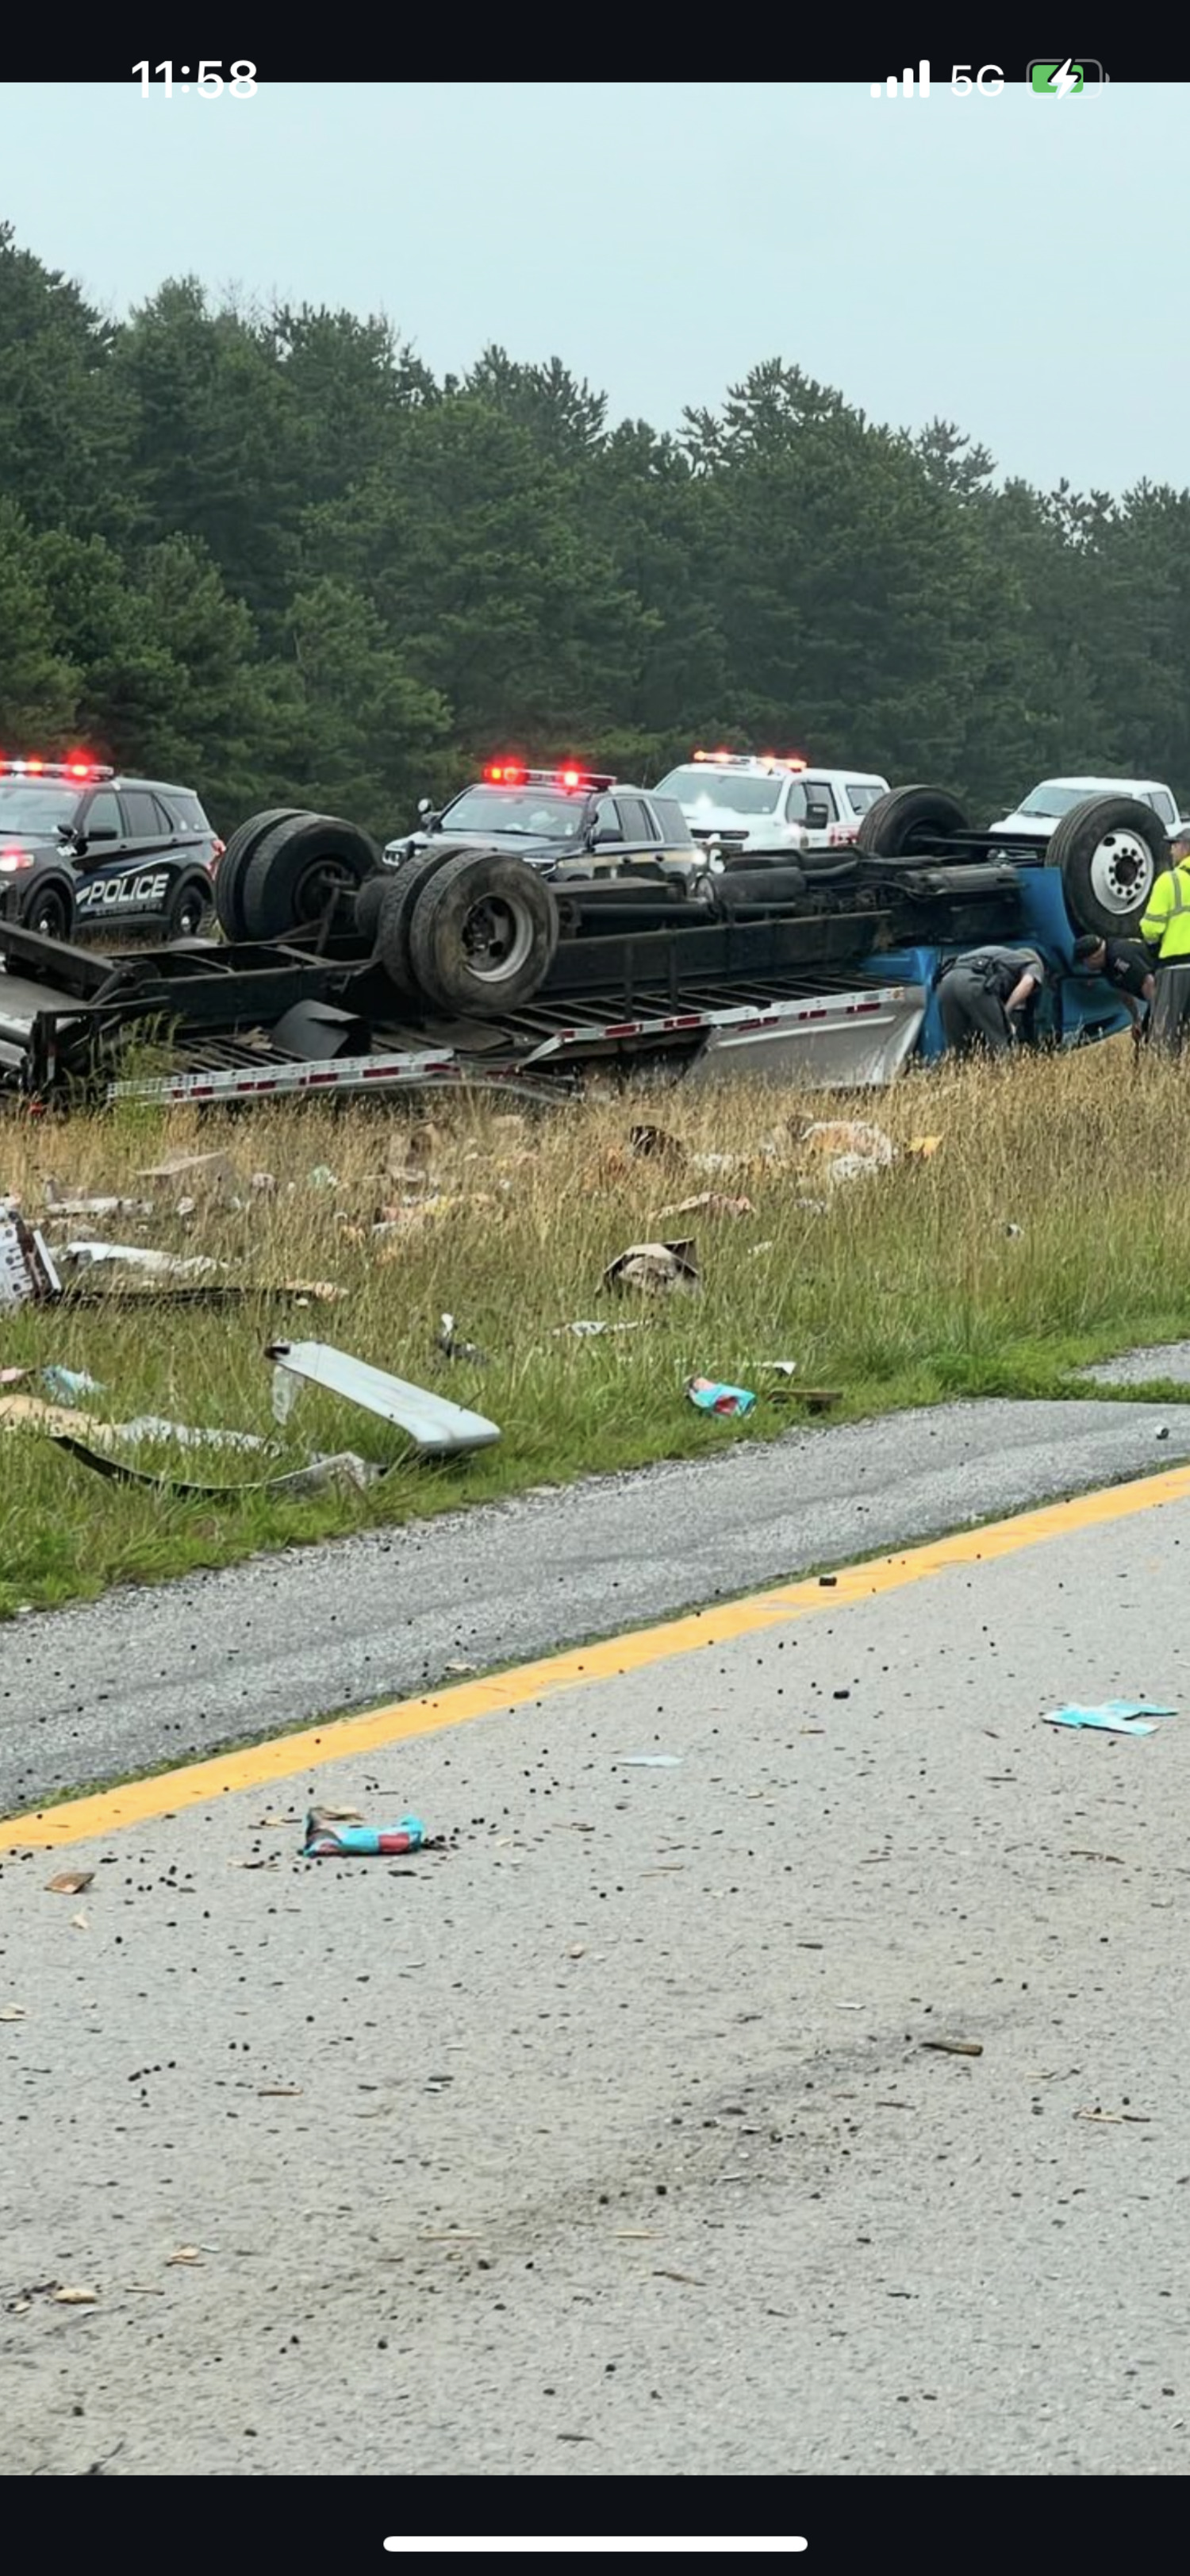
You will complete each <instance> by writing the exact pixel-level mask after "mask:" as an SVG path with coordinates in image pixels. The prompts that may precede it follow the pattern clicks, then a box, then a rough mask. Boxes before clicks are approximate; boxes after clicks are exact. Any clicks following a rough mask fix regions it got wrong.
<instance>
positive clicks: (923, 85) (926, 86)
mask: <svg viewBox="0 0 1190 2576" xmlns="http://www.w3.org/2000/svg"><path fill="white" fill-rule="evenodd" d="M915 88H918V89H920V91H921V94H922V97H923V98H928V97H929V95H930V66H929V64H928V63H919V64H918V66H917V71H916V74H914V73H913V72H911V71H903V72H902V74H901V77H900V79H899V80H898V78H897V75H896V73H895V72H890V73H889V76H888V79H887V80H886V81H873V83H872V96H873V98H896V97H897V95H898V93H900V92H903V94H904V96H905V97H906V98H912V96H913V92H914V89H915Z"/></svg>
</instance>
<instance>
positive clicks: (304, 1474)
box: [0, 1398, 388, 1503]
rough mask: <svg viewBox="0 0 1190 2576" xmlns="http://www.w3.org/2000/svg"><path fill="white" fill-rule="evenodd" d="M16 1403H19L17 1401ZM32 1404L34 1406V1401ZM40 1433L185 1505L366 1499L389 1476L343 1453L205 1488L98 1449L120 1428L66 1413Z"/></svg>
mask: <svg viewBox="0 0 1190 2576" xmlns="http://www.w3.org/2000/svg"><path fill="white" fill-rule="evenodd" d="M13 1401H14V1403H15V1401H16V1399H15V1398H14V1399H13ZM26 1401H27V1402H31V1401H32V1399H31V1398H29V1399H26ZM42 1410H43V1412H44V1413H45V1415H46V1416H47V1417H48V1416H50V1415H52V1414H53V1410H54V1409H53V1407H52V1406H50V1405H46V1406H44V1407H43V1408H42ZM9 1411H10V1407H9V1406H8V1405H5V1404H0V1423H2V1422H3V1421H4V1419H5V1416H6V1415H7V1413H8V1412H9ZM70 1422H74V1423H75V1424H76V1426H77V1427H76V1428H75V1429H73V1430H64V1429H63V1428H62V1427H61V1426H62V1424H63V1423H70ZM40 1427H41V1428H42V1429H44V1430H45V1431H46V1432H47V1433H48V1435H49V1437H50V1438H51V1439H52V1440H53V1442H54V1446H55V1448H58V1449H64V1450H66V1451H68V1453H69V1455H70V1456H71V1457H72V1458H77V1459H78V1460H79V1462H80V1464H81V1465H82V1466H84V1467H93V1468H94V1470H95V1472H96V1474H97V1475H100V1476H110V1477H112V1478H113V1480H114V1481H115V1482H116V1483H117V1484H125V1485H146V1486H152V1487H153V1488H154V1489H155V1490H156V1491H157V1492H158V1493H164V1494H176V1495H177V1496H178V1497H179V1498H180V1499H181V1500H183V1501H199V1502H220V1503H235V1502H242V1501H243V1500H244V1499H245V1498H246V1497H247V1496H248V1495H251V1494H291V1495H292V1496H293V1498H294V1500H295V1501H300V1500H302V1499H303V1498H304V1497H305V1496H306V1495H308V1494H322V1493H327V1492H330V1491H340V1492H349V1493H350V1492H354V1493H364V1492H366V1491H367V1488H368V1487H369V1486H370V1485H374V1484H376V1483H378V1482H379V1479H380V1478H381V1477H382V1476H384V1475H386V1474H387V1473H388V1470H387V1468H385V1467H382V1466H379V1465H377V1463H376V1461H375V1460H374V1459H371V1458H360V1457H358V1456H357V1455H356V1452H355V1450H354V1449H340V1450H336V1451H335V1452H334V1453H333V1455H331V1456H330V1457H316V1458H311V1459H310V1461H309V1463H308V1465H306V1466H304V1467H292V1468H288V1469H286V1470H285V1472H284V1473H283V1474H281V1475H278V1476H264V1477H258V1478H255V1479H253V1480H251V1481H248V1480H247V1479H243V1480H241V1481H240V1482H238V1483H235V1484H230V1485H228V1484H204V1483H198V1482H196V1481H195V1480H194V1479H193V1478H192V1477H183V1476H174V1475H171V1474H170V1472H169V1470H168V1468H165V1467H160V1468H150V1467H137V1466H134V1465H133V1463H132V1461H131V1459H128V1458H122V1457H120V1456H119V1454H118V1452H117V1451H116V1450H115V1449H114V1448H96V1447H94V1446H93V1442H94V1440H95V1439H96V1438H101V1439H104V1438H106V1439H112V1438H116V1439H118V1438H119V1436H120V1431H121V1428H122V1426H121V1425H120V1424H119V1423H112V1424H107V1423H93V1422H91V1421H90V1420H89V1419H88V1418H87V1416H86V1415H82V1414H80V1415H73V1416H72V1415H70V1414H66V1413H62V1414H58V1415H57V1417H56V1419H54V1420H50V1419H47V1420H46V1421H45V1422H44V1423H42V1425H41V1426H40Z"/></svg>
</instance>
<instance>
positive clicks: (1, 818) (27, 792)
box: [0, 778, 79, 832]
mask: <svg viewBox="0 0 1190 2576" xmlns="http://www.w3.org/2000/svg"><path fill="white" fill-rule="evenodd" d="M78 801H79V800H78V789H77V787H35V786H34V785H33V784H32V782H31V781H30V780H29V779H27V778H5V779H0V832H52V831H53V828H54V825H55V823H69V822H70V820H71V817H72V816H73V814H74V810H75V807H76V805H77V804H78Z"/></svg>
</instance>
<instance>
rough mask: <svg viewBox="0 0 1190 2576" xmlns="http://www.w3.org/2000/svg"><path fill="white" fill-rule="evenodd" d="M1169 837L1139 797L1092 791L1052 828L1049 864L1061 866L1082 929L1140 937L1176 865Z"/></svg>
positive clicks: (1069, 905) (1076, 924) (1066, 895)
mask: <svg viewBox="0 0 1190 2576" xmlns="http://www.w3.org/2000/svg"><path fill="white" fill-rule="evenodd" d="M1171 861H1172V853H1171V850H1170V846H1169V840H1168V837H1167V835H1166V833H1165V831H1164V829H1163V828H1162V825H1161V823H1160V821H1159V819H1158V817H1157V815H1156V814H1155V813H1154V812H1153V808H1152V806H1151V805H1142V803H1141V801H1140V798H1139V797H1138V796H1088V797H1086V798H1085V799H1084V801H1083V803H1082V804H1081V805H1072V806H1071V808H1070V812H1069V813H1068V814H1064V815H1063V816H1062V820H1061V822H1060V823H1059V824H1058V825H1057V827H1056V829H1055V830H1054V831H1053V832H1052V833H1051V835H1050V839H1049V844H1048V847H1047V849H1046V853H1045V862H1046V866H1047V867H1050V868H1061V871H1062V893H1063V896H1064V898H1065V902H1066V910H1067V912H1068V913H1069V915H1070V918H1071V921H1072V922H1073V924H1074V927H1075V929H1076V930H1096V931H1098V932H1099V934H1100V936H1101V938H1105V939H1128V938H1133V937H1135V935H1136V933H1137V931H1138V930H1139V927H1140V922H1141V917H1142V915H1143V913H1144V912H1145V911H1146V910H1147V908H1148V902H1149V897H1150V895H1151V894H1152V891H1153V887H1154V885H1155V883H1156V881H1157V878H1158V877H1159V876H1160V875H1161V874H1162V873H1163V871H1164V870H1165V869H1166V868H1168V867H1169V866H1170V865H1171Z"/></svg>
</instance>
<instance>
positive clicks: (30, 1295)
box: [0, 1199, 62, 1311]
mask: <svg viewBox="0 0 1190 2576" xmlns="http://www.w3.org/2000/svg"><path fill="white" fill-rule="evenodd" d="M61 1287H62V1283H61V1280H60V1278H59V1276H58V1272H57V1270H56V1269H55V1267H54V1260H53V1256H52V1254H51V1253H50V1252H49V1251H48V1250H47V1248H46V1244H45V1239H44V1237H43V1236H42V1235H40V1234H39V1233H38V1231H37V1228H36V1227H35V1226H31V1225H26V1223H25V1220H24V1217H23V1216H22V1215H21V1212H20V1209H19V1208H18V1207H17V1205H16V1203H15V1201H14V1200H12V1199H0V1311H3V1309H4V1308H6V1307H13V1306H24V1305H29V1304H32V1305H40V1304H42V1303H44V1301H45V1300H46V1299H48V1298H51V1297H57V1296H59V1295H60V1294H61Z"/></svg>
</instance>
